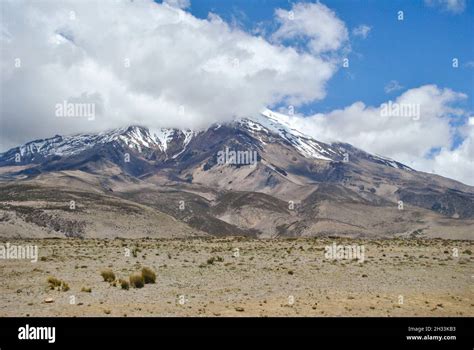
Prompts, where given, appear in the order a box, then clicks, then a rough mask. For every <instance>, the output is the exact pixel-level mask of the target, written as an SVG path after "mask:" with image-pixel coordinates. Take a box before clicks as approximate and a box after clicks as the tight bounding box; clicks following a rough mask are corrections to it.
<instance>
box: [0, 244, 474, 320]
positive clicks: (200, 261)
mask: <svg viewBox="0 0 474 350" xmlns="http://www.w3.org/2000/svg"><path fill="white" fill-rule="evenodd" d="M0 243H1V244H2V245H5V244H6V242H0ZM8 243H10V244H17V245H23V246H26V245H37V246H38V249H39V257H40V258H39V260H38V262H36V263H32V262H30V261H29V260H13V259H10V260H0V275H1V276H2V283H1V285H0V316H474V268H473V267H474V262H473V259H474V258H473V256H472V255H471V252H472V251H473V248H474V243H473V242H469V241H447V240H415V239H411V240H402V239H396V240H379V241H364V240H348V239H336V238H335V239H330V238H324V239H322V238H319V239H304V238H301V239H291V240H254V239H241V238H226V239H211V238H209V239H207V238H193V239H162V240H151V239H150V240H146V239H140V240H137V239H136V240H119V239H116V240H100V239H87V240H79V239H48V240H29V241H27V240H21V241H14V240H9V241H8ZM333 243H336V244H340V245H344V246H347V245H353V244H357V245H359V246H363V247H364V250H365V251H364V253H365V256H364V262H363V263H361V262H358V261H357V260H350V259H341V260H332V259H329V258H327V257H326V256H325V246H327V245H332V244H333ZM136 248H138V249H136ZM133 251H135V252H136V254H135V255H136V256H134V254H133ZM128 253H130V254H128ZM127 255H129V256H127ZM213 257H214V261H211V260H212V259H211V258H213ZM218 257H220V258H221V259H220V258H218ZM209 259H211V260H209ZM221 260H222V261H221ZM143 266H146V267H150V268H152V269H153V270H154V271H156V274H157V280H156V283H155V284H146V285H145V286H144V287H143V288H140V289H136V288H130V289H129V290H123V289H121V288H120V286H113V285H111V284H110V283H108V282H104V281H103V278H102V277H101V275H100V271H101V270H103V269H106V268H110V269H112V270H113V271H114V272H115V274H116V277H117V279H118V278H126V279H128V277H129V275H130V274H131V273H132V272H134V271H137V270H140V269H141V267H143ZM49 276H54V277H57V278H58V279H61V280H64V281H65V282H67V283H68V285H69V287H70V289H69V290H68V291H57V290H51V289H50V288H49V286H48V283H47V278H48V277H49ZM83 287H86V288H91V292H83V291H81V289H82V288H83ZM48 298H51V299H52V300H49V301H50V302H45V300H47V299H48Z"/></svg>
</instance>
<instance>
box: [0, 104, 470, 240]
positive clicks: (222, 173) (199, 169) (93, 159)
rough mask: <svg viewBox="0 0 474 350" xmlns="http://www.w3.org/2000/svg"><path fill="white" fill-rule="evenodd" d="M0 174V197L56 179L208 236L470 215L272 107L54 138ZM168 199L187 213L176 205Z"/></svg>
mask: <svg viewBox="0 0 474 350" xmlns="http://www.w3.org/2000/svg"><path fill="white" fill-rule="evenodd" d="M222 152H225V153H226V154H231V153H232V154H233V155H234V156H235V155H236V154H241V155H242V154H243V155H244V156H245V154H248V152H250V153H251V154H252V155H255V157H254V158H252V159H255V160H256V161H255V162H253V163H252V164H249V163H246V162H227V161H226V162H222V161H221V159H220V156H219V154H222ZM243 159H245V157H244V158H243ZM233 160H235V158H233ZM2 168H3V169H2ZM0 170H1V172H0V189H1V185H2V183H3V184H4V186H5V191H6V192H4V193H7V194H8V196H12V197H14V196H15V195H16V194H17V190H16V189H15V188H16V187H12V188H10V187H9V186H10V184H17V183H18V184H20V187H21V185H22V184H23V183H30V184H33V186H40V188H43V187H42V186H45V184H46V189H45V190H44V191H45V198H46V200H49V198H50V196H51V195H50V192H49V191H50V187H52V188H54V191H56V187H57V186H58V185H61V184H62V186H63V187H62V188H67V189H68V190H73V189H74V188H75V189H76V190H77V191H79V192H80V191H92V192H93V195H92V197H91V196H89V195H87V196H88V197H87V198H88V199H82V200H83V201H91V198H96V197H95V196H97V194H98V193H99V194H101V193H102V194H104V195H105V196H106V197H107V198H104V199H102V200H100V201H99V203H108V202H109V201H110V196H113V197H114V198H115V199H116V200H120V201H121V200H123V199H125V200H126V201H127V202H126V205H130V201H132V202H136V203H139V204H140V205H142V206H143V205H145V206H148V207H149V208H153V209H150V210H151V211H156V210H157V211H161V212H164V213H166V214H167V215H171V216H173V217H174V218H176V220H179V221H181V222H182V223H183V224H185V225H190V226H191V227H192V228H194V229H198V230H201V231H204V232H207V233H209V234H216V235H222V234H244V235H260V234H261V235H266V236H275V235H291V236H298V235H316V234H344V235H346V234H349V235H379V234H380V232H381V229H383V232H384V234H388V235H390V234H394V233H400V232H405V233H406V232H408V234H411V231H413V230H414V229H413V228H414V227H416V228H417V231H416V232H421V231H423V230H428V231H427V232H433V234H436V232H438V231H437V230H438V228H437V227H438V226H439V225H438V224H437V223H436V224H435V225H434V226H435V227H434V228H433V229H431V226H430V225H432V222H433V220H438V221H439V222H441V221H442V220H447V219H449V220H459V219H460V220H464V219H465V220H468V221H466V222H463V223H462V224H461V225H460V226H459V227H461V228H462V230H465V231H466V232H467V231H468V230H469V225H472V224H470V223H469V222H471V221H472V219H473V218H474V188H472V187H470V186H466V185H463V184H461V183H459V182H456V181H453V180H449V179H445V178H442V177H439V176H435V175H432V174H425V173H421V172H418V171H415V170H413V169H411V168H409V167H407V166H405V165H403V164H401V163H398V162H396V161H394V160H391V159H387V158H384V157H381V156H376V155H372V154H370V153H367V152H364V151H363V150H360V149H358V148H356V147H353V146H351V145H349V144H346V143H332V144H327V143H324V142H320V141H317V140H315V139H314V138H312V137H310V136H307V135H305V134H304V133H303V132H301V131H300V130H298V129H297V128H295V127H294V126H293V125H291V119H290V118H288V117H286V116H284V115H281V114H278V113H275V112H272V111H264V112H263V113H262V114H260V115H257V116H254V117H251V118H241V119H237V120H234V121H231V122H228V123H225V124H219V125H212V126H211V127H209V128H208V129H206V130H200V131H191V130H179V129H166V128H162V129H149V128H146V127H143V126H129V127H126V128H119V129H115V130H110V131H106V132H100V133H96V134H92V133H89V134H77V135H71V136H59V135H56V136H54V137H51V138H48V139H43V140H36V141H32V142H28V143H26V144H24V145H21V146H19V147H15V148H12V149H10V150H9V151H7V152H5V153H3V154H0ZM5 183H6V184H5ZM33 188H35V187H33ZM41 191H43V190H41ZM41 191H40V192H41ZM61 191H63V192H64V191H65V190H61ZM81 193H82V192H81ZM57 195H62V193H58V194H57ZM77 195H78V192H75V193H74V198H76V197H75V196H77ZM34 196H35V198H36V197H37V196H38V193H37V192H35V194H34ZM8 198H10V197H8ZM62 200H63V199H61V201H62ZM180 201H185V202H186V208H188V209H187V210H178V209H177V208H178V207H177V204H176V203H179V202H180ZM400 201H401V202H403V205H404V208H405V209H404V210H405V211H404V212H402V211H400V210H399V209H398V208H399V203H400ZM288 203H299V204H297V205H296V204H295V205H294V209H289V206H288ZM89 205H93V204H91V203H89ZM123 205H125V203H123ZM106 211H107V210H106ZM440 220H441V221H440ZM469 220H470V221H469ZM438 221H437V222H438ZM456 225H458V222H456ZM409 230H411V231H409ZM420 230H421V231H420ZM91 232H92V233H91V234H94V232H95V231H94V229H93V228H91ZM462 232H464V231H462Z"/></svg>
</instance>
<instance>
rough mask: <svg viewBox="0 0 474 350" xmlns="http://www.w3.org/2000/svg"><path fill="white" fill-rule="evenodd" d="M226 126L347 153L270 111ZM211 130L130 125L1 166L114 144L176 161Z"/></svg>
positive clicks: (30, 145) (0, 157) (13, 155)
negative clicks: (316, 138)
mask: <svg viewBox="0 0 474 350" xmlns="http://www.w3.org/2000/svg"><path fill="white" fill-rule="evenodd" d="M226 126H227V127H231V128H235V129H237V130H241V131H245V132H248V133H249V135H251V137H253V138H254V140H253V142H254V144H255V145H259V147H260V148H265V147H266V146H267V145H268V144H269V143H274V142H280V143H281V142H283V143H288V144H290V145H291V146H292V147H293V148H294V149H295V151H296V152H298V153H299V154H300V155H301V156H303V157H305V158H308V159H315V160H323V161H340V160H342V159H344V157H345V155H346V153H347V152H346V149H345V148H344V146H343V145H342V144H335V145H330V144H326V143H323V142H319V141H317V140H315V139H314V138H311V137H310V136H307V135H305V134H304V133H302V132H301V131H299V130H297V129H296V128H294V127H293V126H292V125H291V124H290V122H289V118H288V117H287V116H285V115H283V114H280V113H276V112H273V111H271V110H268V109H267V110H265V111H263V112H262V113H261V114H260V115H256V116H253V117H248V118H240V119H237V120H235V121H233V122H230V123H227V124H226ZM218 127H220V125H217V126H216V125H213V126H211V127H210V128H209V129H208V130H207V131H209V130H217V128H218ZM207 131H206V130H204V131H192V130H180V129H173V128H159V129H151V128H150V129H149V128H147V127H143V126H129V127H124V128H118V129H114V130H109V131H105V132H100V133H95V134H94V133H82V134H76V135H70V136H59V135H56V136H54V137H51V138H47V139H40V140H35V141H30V142H27V143H25V144H23V145H20V146H18V147H14V148H12V149H10V150H8V151H7V152H5V153H0V164H1V165H7V164H9V165H15V164H17V165H18V164H30V163H41V162H44V161H46V160H48V159H49V158H51V157H70V156H77V155H79V154H81V153H83V152H86V151H88V150H91V149H94V148H97V147H100V146H105V145H111V144H119V145H121V146H123V147H124V149H127V148H128V149H130V150H131V151H135V152H138V153H139V154H142V155H143V156H145V157H149V156H150V155H151V154H154V155H155V158H158V159H160V160H168V159H176V158H177V157H178V156H179V155H180V154H182V153H183V152H184V151H185V149H186V147H187V145H188V144H189V143H190V142H191V140H192V139H193V138H194V137H196V136H198V135H200V134H201V135H204V134H206V132H207ZM157 155H158V157H157ZM368 156H370V157H371V158H372V159H373V160H374V161H378V162H380V163H383V164H385V165H387V166H391V167H395V168H400V169H405V170H409V169H410V168H408V167H407V166H405V165H403V164H400V163H398V162H395V161H393V160H391V159H388V158H383V157H380V156H371V155H368Z"/></svg>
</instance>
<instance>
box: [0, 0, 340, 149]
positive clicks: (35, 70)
mask: <svg viewBox="0 0 474 350" xmlns="http://www.w3.org/2000/svg"><path fill="white" fill-rule="evenodd" d="M171 5H172V6H171ZM188 5H189V1H182V0H179V1H178V0H167V1H165V3H163V4H158V3H155V2H153V1H151V0H141V1H134V2H131V1H117V0H113V1H112V0H111V1H107V0H104V1H71V0H69V1H68V0H66V1H61V2H59V1H38V2H33V1H21V0H19V1H6V0H5V1H2V11H3V14H4V16H3V18H2V19H4V21H3V22H2V24H1V28H0V29H1V31H0V43H1V46H2V50H1V53H0V55H1V63H0V64H1V71H2V74H1V88H2V100H3V101H2V102H3V103H2V106H1V116H2V120H1V129H2V135H1V136H2V137H1V142H2V144H1V145H0V148H1V149H2V150H4V149H5V148H7V147H10V146H13V145H16V144H18V143H20V142H25V141H28V140H30V139H32V138H39V137H47V136H51V134H52V133H54V134H56V133H58V134H67V133H72V132H78V131H98V130H104V129H105V128H112V127H119V126H123V125H127V124H142V125H147V126H152V127H158V126H164V127H184V128H195V129H196V128H203V127H206V126H208V125H209V124H211V123H213V122H218V121H223V120H228V119H231V118H234V117H240V116H248V115H251V114H255V113H258V112H259V111H260V110H261V109H262V108H264V107H271V106H273V105H276V104H281V103H285V104H291V105H295V106H299V105H302V104H305V103H310V102H313V101H316V100H320V99H323V98H324V97H325V95H326V90H325V85H326V83H327V81H328V80H329V79H330V78H331V77H332V76H333V75H334V73H335V72H336V70H337V69H338V65H337V64H336V59H335V58H334V57H333V58H331V57H329V56H330V55H327V53H334V54H335V55H336V51H337V50H339V49H341V47H342V45H343V42H344V41H345V40H346V39H347V33H346V32H347V30H346V28H345V25H344V23H343V22H342V21H341V20H340V19H339V18H338V17H337V16H336V15H335V14H334V13H333V12H332V11H331V10H329V9H328V8H327V7H326V6H324V5H322V4H319V3H318V4H313V5H311V4H295V5H293V8H292V11H294V14H295V20H294V22H292V23H293V24H296V23H299V24H298V25H296V27H295V28H294V29H292V24H289V23H286V22H285V20H283V17H282V16H283V12H284V10H278V11H277V13H276V16H277V20H278V23H279V24H280V26H279V29H278V30H277V32H276V33H275V37H276V38H283V36H287V37H291V36H292V35H295V34H296V32H298V33H306V34H305V35H308V36H309V38H310V42H308V43H307V45H308V49H305V50H300V48H301V46H300V43H298V45H296V44H295V45H294V46H293V45H292V43H291V42H289V43H285V44H280V43H275V42H270V41H269V40H267V39H265V38H264V37H262V36H259V35H252V34H250V33H248V32H245V31H243V30H241V29H239V28H235V27H233V26H231V25H229V24H227V23H226V22H225V21H223V20H222V19H221V18H220V17H219V16H217V15H215V14H212V13H210V14H209V17H208V18H207V19H199V18H196V17H194V16H193V15H192V14H190V13H189V12H186V11H184V10H182V9H181V8H180V7H185V6H188ZM315 19H317V20H318V21H314V20H315ZM319 20H320V21H319ZM312 22H315V23H316V22H317V23H316V24H315V23H313V24H312ZM323 51H324V52H325V53H326V55H324V57H323V56H322V55H320V53H321V52H323ZM18 61H19V62H20V66H18V65H16V62H18ZM81 99H82V100H84V101H86V102H90V103H95V104H96V107H97V108H96V114H97V115H96V117H95V119H94V120H93V121H88V120H85V119H83V118H82V119H81V118H57V117H56V116H55V114H54V111H55V105H56V104H58V103H62V102H63V101H68V102H69V101H70V100H76V101H80V100H81Z"/></svg>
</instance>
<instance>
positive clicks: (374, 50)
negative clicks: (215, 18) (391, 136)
mask: <svg viewBox="0 0 474 350" xmlns="http://www.w3.org/2000/svg"><path fill="white" fill-rule="evenodd" d="M292 3H294V2H290V1H286V0H259V1H250V0H226V1H221V0H193V1H192V2H191V6H190V8H188V9H187V10H188V11H189V12H191V13H192V14H193V15H194V16H196V17H199V18H207V16H208V13H209V12H213V13H216V14H218V15H219V16H220V17H222V18H223V19H224V20H225V21H227V22H229V23H232V22H237V23H238V24H239V25H241V26H242V28H243V29H244V30H246V31H249V32H251V31H252V30H253V29H254V28H255V27H256V26H257V24H258V23H265V25H266V26H268V27H269V28H271V27H272V26H273V25H274V22H273V16H274V11H275V9H276V8H284V9H287V10H289V9H290V8H291V5H292ZM323 3H324V4H325V5H326V6H328V7H329V8H331V9H332V10H334V11H335V12H336V14H337V16H338V17H339V18H340V19H341V20H343V21H344V22H345V23H346V25H347V27H348V29H349V30H352V29H353V28H355V27H357V26H359V25H361V24H365V25H368V26H370V27H371V28H372V29H371V31H370V33H369V35H368V36H367V38H365V39H363V38H359V37H353V36H352V37H351V49H352V51H351V53H350V54H349V55H348V58H349V60H350V61H349V68H348V69H347V68H346V69H341V70H339V71H338V72H337V73H336V74H335V75H334V77H333V78H332V79H331V80H330V81H329V82H328V85H327V97H326V98H325V99H324V100H322V101H318V102H316V103H312V104H310V105H308V106H306V108H304V109H303V110H302V111H301V112H302V113H303V114H312V113H317V112H328V111H331V110H333V109H336V108H343V107H345V106H347V105H349V104H351V103H353V102H355V101H363V102H364V103H365V104H367V105H374V106H378V105H380V104H381V103H383V102H384V101H386V100H387V99H390V98H395V97H396V96H398V95H399V94H400V92H403V91H404V90H407V89H410V88H414V87H418V86H421V85H425V84H436V85H438V86H440V87H449V88H451V89H453V90H455V91H458V92H464V93H466V94H467V95H468V96H469V98H468V100H465V101H463V102H462V104H463V105H464V107H466V108H469V109H471V110H472V109H474V108H473V106H474V102H473V101H474V100H473V95H474V67H473V66H472V65H473V64H474V6H473V4H472V3H471V4H469V3H468V4H467V6H466V9H465V10H464V11H463V12H462V13H451V12H449V11H446V10H445V9H443V8H442V7H436V6H432V7H430V6H427V5H426V4H425V3H424V2H423V1H422V0H418V1H417V0H414V1H406V0H398V1H397V0H394V1H380V0H377V1H376V0H327V1H323ZM400 10H402V11H404V20H403V21H399V20H398V19H397V13H398V11H400ZM453 58H458V60H459V68H457V69H453V68H452V59H453ZM468 62H471V63H468ZM466 65H468V66H466ZM392 80H396V81H398V82H399V83H400V85H401V87H403V88H402V89H400V90H395V91H392V92H391V93H388V94H387V93H386V92H385V91H384V87H385V86H386V85H387V84H388V83H389V82H390V81H392Z"/></svg>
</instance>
